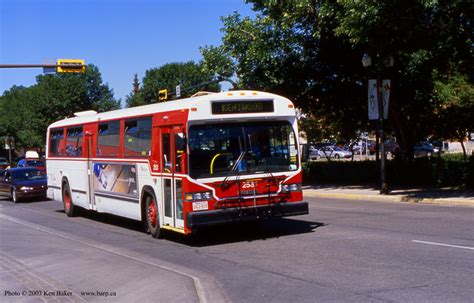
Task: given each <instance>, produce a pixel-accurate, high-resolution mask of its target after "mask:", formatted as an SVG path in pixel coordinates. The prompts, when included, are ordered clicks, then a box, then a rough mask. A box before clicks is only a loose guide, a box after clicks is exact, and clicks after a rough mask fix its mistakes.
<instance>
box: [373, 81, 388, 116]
mask: <svg viewBox="0 0 474 303" xmlns="http://www.w3.org/2000/svg"><path fill="white" fill-rule="evenodd" d="M390 88H391V81H390V80H383V81H382V86H381V87H380V92H381V94H382V106H383V118H384V119H388V108H389V101H390ZM368 111H369V120H377V119H379V94H378V90H377V80H375V79H370V80H369V97H368Z"/></svg>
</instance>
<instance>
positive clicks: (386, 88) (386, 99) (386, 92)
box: [381, 80, 392, 119]
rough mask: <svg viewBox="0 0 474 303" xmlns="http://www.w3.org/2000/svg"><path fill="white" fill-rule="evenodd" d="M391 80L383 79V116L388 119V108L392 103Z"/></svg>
mask: <svg viewBox="0 0 474 303" xmlns="http://www.w3.org/2000/svg"><path fill="white" fill-rule="evenodd" d="M391 84H392V83H391V81H390V80H383V81H382V87H381V89H382V104H383V118H384V119H388V108H389V105H390V88H391V87H392V86H391Z"/></svg>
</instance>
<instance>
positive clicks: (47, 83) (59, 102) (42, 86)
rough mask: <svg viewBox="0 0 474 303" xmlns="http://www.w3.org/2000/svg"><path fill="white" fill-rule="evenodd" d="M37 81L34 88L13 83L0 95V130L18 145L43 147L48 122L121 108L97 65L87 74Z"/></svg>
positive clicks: (51, 77)
mask: <svg viewBox="0 0 474 303" xmlns="http://www.w3.org/2000/svg"><path fill="white" fill-rule="evenodd" d="M36 80H37V84H35V85H33V86H31V87H28V88H25V87H17V86H14V87H12V88H11V89H10V90H8V91H6V92H5V93H4V94H3V95H2V96H1V97H0V133H1V134H10V135H12V136H13V137H14V138H15V142H16V147H25V148H33V147H43V146H44V144H45V141H44V140H45V137H46V129H47V127H48V125H49V124H51V123H52V122H54V121H57V120H60V119H64V118H65V117H70V116H72V115H73V113H74V112H78V111H84V110H90V109H93V110H96V111H99V112H101V111H107V110H112V109H117V108H119V107H120V101H117V100H115V99H114V98H113V92H112V90H111V89H109V87H108V86H107V85H106V84H102V79H101V75H100V72H99V70H98V68H97V67H95V66H94V65H89V66H88V67H87V69H86V73H84V74H54V75H40V76H38V77H37V79H36Z"/></svg>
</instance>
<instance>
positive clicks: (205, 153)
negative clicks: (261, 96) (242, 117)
mask: <svg viewBox="0 0 474 303" xmlns="http://www.w3.org/2000/svg"><path fill="white" fill-rule="evenodd" d="M297 169H298V149H297V146H296V136H295V133H294V131H293V128H292V127H291V124H290V123H289V122H287V121H273V122H241V123H222V124H206V125H193V126H191V127H190V128H189V174H190V176H191V177H192V178H196V179H197V178H212V177H226V176H235V175H246V174H256V173H274V172H283V171H294V170H297Z"/></svg>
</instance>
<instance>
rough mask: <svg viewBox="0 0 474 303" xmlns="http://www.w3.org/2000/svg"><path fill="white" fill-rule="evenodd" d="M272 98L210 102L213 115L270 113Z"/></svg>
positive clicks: (271, 110)
mask: <svg viewBox="0 0 474 303" xmlns="http://www.w3.org/2000/svg"><path fill="white" fill-rule="evenodd" d="M273 110H274V109H273V100H257V101H223V102H220V101H219V102H212V114H213V115H225V114H248V113H272V112H273Z"/></svg>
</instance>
